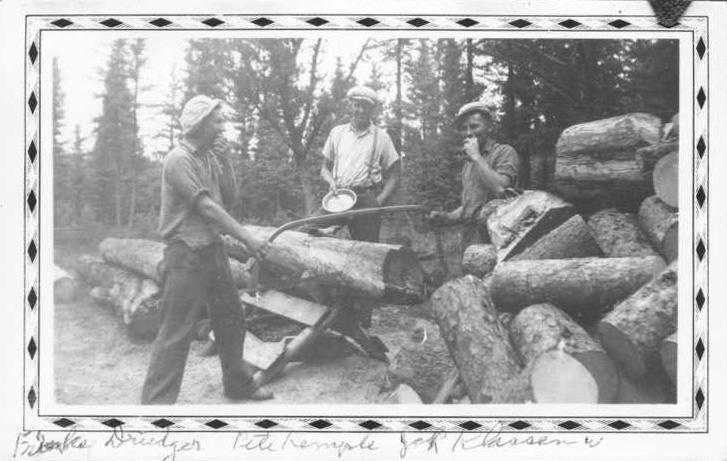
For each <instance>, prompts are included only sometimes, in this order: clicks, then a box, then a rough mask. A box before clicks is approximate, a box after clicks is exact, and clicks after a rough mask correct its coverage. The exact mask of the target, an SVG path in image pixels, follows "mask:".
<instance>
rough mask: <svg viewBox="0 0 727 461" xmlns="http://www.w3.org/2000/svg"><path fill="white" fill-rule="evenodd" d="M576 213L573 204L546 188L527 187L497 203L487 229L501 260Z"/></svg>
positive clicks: (533, 241) (517, 251)
mask: <svg viewBox="0 0 727 461" xmlns="http://www.w3.org/2000/svg"><path fill="white" fill-rule="evenodd" d="M574 214H575V210H574V208H573V206H572V205H571V204H569V203H567V202H565V201H564V200H562V199H560V198H559V197H556V196H555V195H552V194H549V193H547V192H543V191H525V192H524V193H523V194H522V195H520V196H519V197H517V198H515V199H513V200H512V201H510V202H508V203H506V204H504V205H501V206H500V207H498V208H497V209H496V210H495V211H494V212H493V213H492V214H490V216H489V217H488V218H487V229H488V232H489V234H490V239H491V240H492V243H493V245H495V247H496V248H497V250H498V260H499V261H504V260H507V259H509V258H511V257H513V256H515V255H517V254H518V253H520V252H522V251H523V250H525V249H526V248H528V247H529V246H530V245H532V244H533V243H535V242H536V241H537V240H538V239H540V238H541V237H542V236H544V235H545V234H547V233H548V232H550V231H552V230H553V229H555V228H557V227H558V226H560V225H561V224H563V223H564V222H565V221H567V220H568V219H570V218H571V217H572V216H573V215H574Z"/></svg>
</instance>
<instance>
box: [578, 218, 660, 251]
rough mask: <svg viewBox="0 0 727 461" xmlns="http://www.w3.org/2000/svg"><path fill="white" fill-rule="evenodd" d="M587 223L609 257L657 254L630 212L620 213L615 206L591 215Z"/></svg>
mask: <svg viewBox="0 0 727 461" xmlns="http://www.w3.org/2000/svg"><path fill="white" fill-rule="evenodd" d="M588 225H589V226H590V228H591V230H592V231H593V235H594V236H595V237H596V241H597V242H598V245H599V246H600V247H601V249H602V250H603V252H604V254H605V255H606V256H607V257H609V258H622V257H628V256H658V253H657V252H656V251H655V250H654V248H652V246H651V245H650V244H649V242H648V241H647V239H646V236H645V235H644V234H643V232H641V229H640V228H639V223H638V219H637V218H636V216H635V215H634V214H632V213H621V212H620V211H618V210H616V209H615V208H608V209H606V210H601V211H599V212H598V213H595V214H593V215H591V217H590V218H589V219H588Z"/></svg>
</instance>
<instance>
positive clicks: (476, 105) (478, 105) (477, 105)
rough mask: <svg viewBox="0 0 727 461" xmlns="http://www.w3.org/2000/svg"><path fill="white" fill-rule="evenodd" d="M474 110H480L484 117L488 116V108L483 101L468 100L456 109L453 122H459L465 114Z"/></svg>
mask: <svg viewBox="0 0 727 461" xmlns="http://www.w3.org/2000/svg"><path fill="white" fill-rule="evenodd" d="M474 112H482V113H484V114H485V116H486V117H489V116H490V109H489V108H488V107H487V105H486V104H485V103H484V102H480V101H473V102H468V103H467V104H465V105H464V106H462V107H460V108H459V110H458V111H457V115H456V116H455V118H454V121H455V123H458V124H459V123H461V122H462V119H463V118H464V117H465V116H466V115H470V114H472V113H474Z"/></svg>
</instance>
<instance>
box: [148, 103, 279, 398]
mask: <svg viewBox="0 0 727 461" xmlns="http://www.w3.org/2000/svg"><path fill="white" fill-rule="evenodd" d="M220 106H221V102H220V101H218V100H215V99H211V98H208V97H206V96H195V97H193V98H192V99H190V100H189V101H188V102H187V103H186V104H185V106H184V109H183V110H182V116H181V124H182V131H183V134H184V137H183V139H182V140H180V141H179V144H178V145H177V146H176V147H174V148H173V149H172V150H171V151H170V152H169V153H168V154H167V155H166V157H165V158H164V165H163V167H162V190H161V207H160V216H159V233H160V234H161V236H162V237H163V239H164V241H165V243H166V247H165V249H164V259H163V261H162V263H161V264H160V267H159V268H158V269H159V272H160V278H161V286H162V298H161V301H160V311H161V321H160V327H159V332H158V334H157V337H156V340H155V341H154V346H153V350H152V356H151V361H150V363H149V369H148V371H147V375H146V380H145V382H144V386H143V389H142V396H141V401H142V403H143V404H171V403H174V402H176V400H177V396H178V394H179V389H180V387H181V384H182V378H183V375H184V368H185V364H186V362H187V355H188V353H189V346H190V343H191V341H192V338H193V336H194V332H195V326H196V324H197V321H198V320H199V318H200V317H201V315H202V314H203V312H204V309H205V306H207V307H208V308H209V313H210V320H211V324H212V329H213V331H214V334H215V338H216V345H217V351H218V353H219V357H220V362H221V364H222V384H223V392H224V394H225V395H226V396H227V397H229V398H231V399H254V400H261V399H265V398H271V397H272V394H270V392H268V391H267V390H265V389H263V388H256V386H255V385H254V383H253V372H252V370H251V369H250V367H249V366H248V365H247V364H245V362H243V360H242V346H243V339H244V334H245V319H244V317H243V314H242V307H241V305H240V298H239V297H238V294H237V289H236V287H235V284H234V281H233V278H232V274H231V272H230V263H229V260H228V257H227V253H226V252H225V249H224V246H223V244H222V240H221V239H220V234H221V233H222V232H224V233H226V234H229V235H231V236H232V237H234V238H236V239H237V240H239V241H240V242H242V243H243V244H244V245H245V246H246V247H247V248H248V250H249V251H250V252H251V253H256V254H258V256H260V257H262V256H264V253H265V251H266V250H267V247H266V245H265V244H264V243H262V242H258V241H256V240H255V239H254V238H253V236H252V235H250V234H249V233H248V232H247V231H246V230H245V228H243V227H242V226H241V225H240V224H239V223H238V222H237V221H236V220H235V219H234V218H233V217H232V216H230V215H229V214H228V213H227V212H226V211H225V207H228V208H229V207H230V206H232V204H233V203H234V202H235V200H236V198H237V184H236V182H235V175H234V171H233V169H232V165H231V163H230V158H229V156H228V152H227V150H228V149H227V146H226V143H225V142H224V141H219V140H220V139H222V138H220V135H221V134H222V129H223V125H224V117H223V115H222V112H221V107H220Z"/></svg>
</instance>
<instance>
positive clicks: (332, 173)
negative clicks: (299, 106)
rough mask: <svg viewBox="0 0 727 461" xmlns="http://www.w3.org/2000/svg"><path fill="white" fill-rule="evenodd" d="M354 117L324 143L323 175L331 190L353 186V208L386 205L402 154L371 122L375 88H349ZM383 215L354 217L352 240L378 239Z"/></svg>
mask: <svg viewBox="0 0 727 461" xmlns="http://www.w3.org/2000/svg"><path fill="white" fill-rule="evenodd" d="M347 98H348V101H349V104H350V107H351V121H350V122H349V123H346V124H343V125H338V126H336V127H334V128H333V129H332V130H331V133H330V134H329V135H328V139H327V140H326V144H325V145H324V147H323V163H322V165H321V177H322V178H323V180H324V181H326V183H328V186H329V188H330V189H331V190H332V191H336V190H338V189H341V188H346V189H352V190H353V191H354V192H355V193H356V196H357V201H356V205H355V207H354V208H370V207H377V206H382V205H386V204H387V203H388V201H389V200H390V199H391V196H392V195H393V193H394V192H395V191H396V189H397V187H398V186H399V175H400V166H399V165H400V164H399V154H397V153H396V149H394V144H393V142H392V141H391V138H390V137H389V135H388V134H387V133H386V131H385V130H383V129H381V128H379V127H377V126H376V125H374V123H373V122H372V117H373V113H374V109H375V108H376V105H377V104H378V97H377V95H376V92H375V91H374V90H372V89H371V88H368V87H365V86H356V87H353V88H351V89H350V90H349V92H348V94H347ZM380 228H381V218H380V217H379V216H377V215H370V216H365V217H359V218H353V219H352V220H351V221H350V222H349V223H348V230H349V233H350V234H351V238H352V239H353V240H361V241H367V242H378V241H379V230H380Z"/></svg>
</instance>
